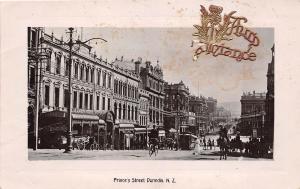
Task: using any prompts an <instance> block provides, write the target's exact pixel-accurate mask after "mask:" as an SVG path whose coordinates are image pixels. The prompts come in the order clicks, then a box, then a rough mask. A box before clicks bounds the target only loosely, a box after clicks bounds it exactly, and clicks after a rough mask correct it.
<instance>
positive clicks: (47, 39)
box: [27, 6, 275, 160]
mask: <svg viewBox="0 0 300 189" xmlns="http://www.w3.org/2000/svg"><path fill="white" fill-rule="evenodd" d="M213 8H215V9H221V8H222V7H217V6H215V7H214V6H210V9H212V10H213ZM232 20H233V21H231V22H232V23H231V26H229V27H236V28H233V29H234V30H236V31H234V32H235V33H237V32H241V33H239V35H244V37H243V36H241V37H240V38H242V39H240V38H238V37H237V36H233V39H231V40H230V41H229V42H228V43H227V44H228V45H230V46H233V47H234V46H235V49H237V48H239V47H241V48H244V49H245V50H247V48H248V44H247V41H246V40H245V39H244V38H246V37H250V40H253V41H254V40H259V41H258V42H257V43H259V44H258V45H257V46H258V47H257V48H256V49H255V53H256V54H255V55H256V58H253V59H252V60H244V59H242V60H240V59H239V57H246V58H247V57H248V56H249V55H247V54H246V53H245V55H243V54H242V53H243V52H241V51H240V50H231V52H230V51H229V50H230V49H231V48H229V47H223V46H222V47H221V46H220V47H213V48H214V49H219V50H217V51H216V50H214V49H213V51H214V52H211V53H209V52H205V54H204V53H203V54H200V55H194V52H197V53H198V52H199V48H203V46H199V45H197V44H196V42H194V41H197V40H198V39H200V37H198V35H197V34H198V30H197V29H196V28H137V29H136V28H83V27H81V28H72V27H70V28H48V27H28V33H27V34H28V153H29V160H51V159H63V160H64V159H70V160H72V159H99V160H101V159H109V160H114V159H116V160H118V159H120V160H218V159H220V160H226V159H228V160H269V159H272V158H273V140H274V59H275V58H274V56H275V55H274V54H275V52H274V48H275V47H274V30H273V28H253V29H252V30H253V33H255V37H254V35H253V37H252V36H251V32H250V29H244V30H243V31H242V30H238V27H237V26H234V18H232ZM208 26H210V25H208ZM202 27H203V28H204V27H205V26H202ZM229 27H228V28H227V29H229ZM212 29H214V28H209V30H208V31H209V32H210V31H212V32H214V30H212ZM217 30H218V29H216V30H215V31H217ZM206 35H207V36H208V37H209V38H210V37H214V38H217V37H216V36H210V33H207V34H206ZM195 36H196V37H195ZM228 36H229V35H228ZM201 40H202V39H201ZM254 42H256V41H254ZM222 45H223V44H222ZM198 46H199V47H198ZM221 48H223V49H221ZM218 51H220V52H221V51H224V53H231V54H232V56H236V57H230V56H224V55H223V56H222V55H221V54H220V55H218V54H217V53H218ZM251 53H253V54H254V51H253V52H251ZM211 54H212V55H211ZM235 54H236V55H235ZM249 54H250V53H249ZM251 55H252V54H251ZM194 56H198V57H197V60H195V57H194ZM70 57H71V58H70ZM70 60H71V62H70ZM70 63H71V64H70ZM69 78H71V79H69ZM69 86H71V87H69ZM69 91H71V92H69ZM70 99H71V100H70Z"/></svg>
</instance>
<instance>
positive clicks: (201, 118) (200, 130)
mask: <svg viewBox="0 0 300 189" xmlns="http://www.w3.org/2000/svg"><path fill="white" fill-rule="evenodd" d="M189 111H190V112H193V113H195V116H196V120H195V121H196V124H195V125H196V127H197V128H196V129H195V133H194V134H195V135H197V136H198V135H200V134H204V131H206V126H207V125H208V118H209V113H208V107H207V104H206V101H205V98H204V97H203V96H200V97H198V96H194V95H190V96H189Z"/></svg>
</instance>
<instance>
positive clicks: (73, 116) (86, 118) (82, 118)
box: [72, 114, 99, 121]
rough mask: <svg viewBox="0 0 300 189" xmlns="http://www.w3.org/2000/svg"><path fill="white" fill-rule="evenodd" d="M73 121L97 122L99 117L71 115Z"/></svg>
mask: <svg viewBox="0 0 300 189" xmlns="http://www.w3.org/2000/svg"><path fill="white" fill-rule="evenodd" d="M72 118H73V119H77V120H78V119H80V120H89V121H98V120H99V117H98V116H96V115H90V114H72Z"/></svg>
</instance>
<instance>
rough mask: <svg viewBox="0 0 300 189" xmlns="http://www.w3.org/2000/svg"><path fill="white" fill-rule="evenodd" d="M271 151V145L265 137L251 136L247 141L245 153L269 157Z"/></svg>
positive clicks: (257, 156) (256, 156)
mask: <svg viewBox="0 0 300 189" xmlns="http://www.w3.org/2000/svg"><path fill="white" fill-rule="evenodd" d="M269 151H270V146H269V145H268V144H267V143H266V142H265V140H264V138H262V139H258V138H250V139H249V141H248V142H246V143H245V154H247V155H249V156H251V157H255V158H259V157H263V158H264V157H267V156H268V154H269Z"/></svg>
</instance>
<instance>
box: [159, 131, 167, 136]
mask: <svg viewBox="0 0 300 189" xmlns="http://www.w3.org/2000/svg"><path fill="white" fill-rule="evenodd" d="M158 136H166V131H164V130H159V131H158Z"/></svg>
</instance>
